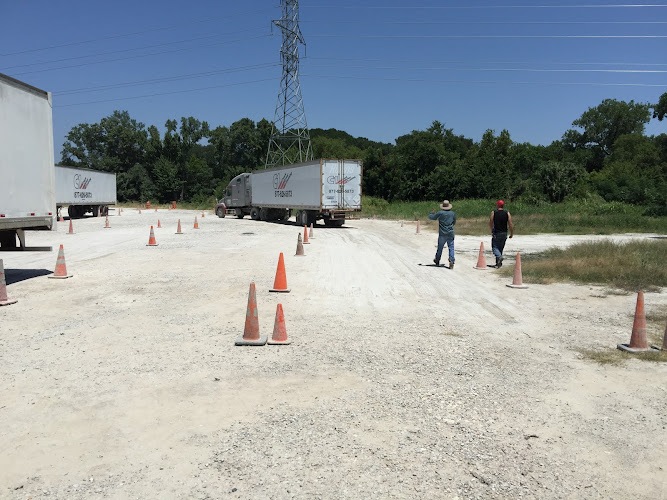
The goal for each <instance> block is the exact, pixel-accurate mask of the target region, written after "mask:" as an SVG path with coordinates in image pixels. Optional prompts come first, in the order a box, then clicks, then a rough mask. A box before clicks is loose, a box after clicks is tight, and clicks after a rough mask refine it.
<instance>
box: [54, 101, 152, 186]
mask: <svg viewBox="0 0 667 500" xmlns="http://www.w3.org/2000/svg"><path fill="white" fill-rule="evenodd" d="M66 139H67V140H66V141H65V143H64V144H63V149H62V158H61V163H62V164H63V165H69V166H74V167H83V168H92V169H95V170H104V171H109V172H116V173H118V172H127V171H128V170H130V169H131V168H132V167H133V166H134V165H135V164H137V163H139V164H143V163H144V161H145V154H146V145H147V142H148V135H147V133H146V130H145V126H144V124H143V123H140V122H137V121H136V120H134V119H132V118H131V117H130V114H129V113H128V112H127V111H114V112H113V114H112V115H110V116H107V117H106V118H102V120H101V121H100V123H94V124H87V123H82V124H79V125H77V126H75V127H72V129H71V130H70V131H69V133H68V134H67V138H66Z"/></svg>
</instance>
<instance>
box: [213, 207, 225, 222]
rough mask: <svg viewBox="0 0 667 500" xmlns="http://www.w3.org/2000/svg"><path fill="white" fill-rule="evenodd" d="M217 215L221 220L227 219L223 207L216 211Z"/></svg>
mask: <svg viewBox="0 0 667 500" xmlns="http://www.w3.org/2000/svg"><path fill="white" fill-rule="evenodd" d="M215 215H217V216H218V217H220V218H221V219H224V218H225V211H224V210H223V208H222V207H218V209H217V210H216V211H215Z"/></svg>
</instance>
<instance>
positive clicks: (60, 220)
mask: <svg viewBox="0 0 667 500" xmlns="http://www.w3.org/2000/svg"><path fill="white" fill-rule="evenodd" d="M58 222H65V217H63V216H62V214H61V215H60V219H59V220H58Z"/></svg>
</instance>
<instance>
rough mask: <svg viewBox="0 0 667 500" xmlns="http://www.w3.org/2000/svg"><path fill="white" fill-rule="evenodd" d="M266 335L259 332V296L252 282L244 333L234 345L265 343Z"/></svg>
mask: <svg viewBox="0 0 667 500" xmlns="http://www.w3.org/2000/svg"><path fill="white" fill-rule="evenodd" d="M264 344H266V337H262V336H260V334H259V318H258V314H257V298H256V296H255V283H254V282H252V283H250V291H249V292H248V308H247V309H246V313H245V328H244V329H243V335H242V336H240V337H239V338H237V339H236V342H234V345H264Z"/></svg>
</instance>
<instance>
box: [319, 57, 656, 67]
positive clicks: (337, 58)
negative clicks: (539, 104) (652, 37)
mask: <svg viewBox="0 0 667 500" xmlns="http://www.w3.org/2000/svg"><path fill="white" fill-rule="evenodd" d="M307 59H309V60H316V61H330V60H331V61H351V62H406V63H419V64H423V63H433V64H469V63H468V61H418V60H415V59H391V60H388V59H376V58H348V57H312V56H311V57H308V58H307ZM476 63H478V64H553V65H572V66H577V65H586V66H593V65H596V66H611V65H618V66H667V63H637V62H586V61H577V62H561V61H539V62H537V61H476Z"/></svg>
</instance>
